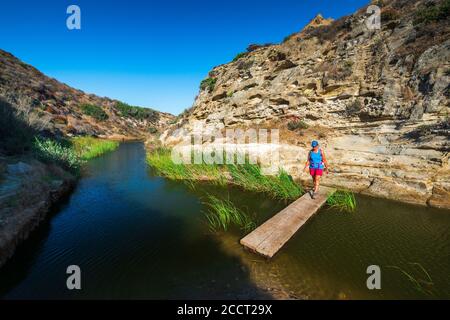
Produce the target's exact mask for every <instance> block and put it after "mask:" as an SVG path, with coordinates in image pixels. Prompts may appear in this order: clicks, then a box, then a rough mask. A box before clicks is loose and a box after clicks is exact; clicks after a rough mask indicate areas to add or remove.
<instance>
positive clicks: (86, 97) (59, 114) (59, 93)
mask: <svg viewBox="0 0 450 320" xmlns="http://www.w3.org/2000/svg"><path fill="white" fill-rule="evenodd" d="M0 98H1V99H2V100H3V101H4V102H5V100H6V102H8V103H9V104H11V105H12V106H13V107H15V108H20V109H23V110H24V112H30V113H32V114H33V115H34V118H35V119H36V122H37V125H38V126H39V127H40V128H39V129H41V130H42V131H45V132H48V133H49V134H52V135H61V136H72V135H93V136H101V137H106V138H117V139H121V138H125V139H134V138H143V137H145V136H147V135H148V134H149V132H150V133H151V132H153V131H155V129H157V130H160V129H161V128H162V127H163V126H165V125H166V123H167V122H168V121H170V120H172V119H173V118H174V117H173V116H172V115H170V114H167V113H163V112H158V111H155V110H152V109H146V108H138V107H131V106H128V105H126V104H124V103H122V102H119V101H116V100H112V99H109V98H101V97H98V96H95V95H92V94H86V93H84V92H83V91H80V90H77V89H74V88H71V87H69V86H68V85H66V84H63V83H60V82H58V81H57V80H55V79H52V78H49V77H47V76H46V75H44V74H43V73H41V72H40V71H38V70H37V69H35V68H34V67H32V66H30V65H28V64H25V63H23V62H22V61H20V60H19V59H17V58H16V57H14V56H13V55H12V54H10V53H8V52H5V51H3V50H0Z"/></svg>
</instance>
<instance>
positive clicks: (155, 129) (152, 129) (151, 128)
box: [148, 127, 158, 134]
mask: <svg viewBox="0 0 450 320" xmlns="http://www.w3.org/2000/svg"><path fill="white" fill-rule="evenodd" d="M148 132H149V133H150V134H157V133H158V128H155V127H150V128H148Z"/></svg>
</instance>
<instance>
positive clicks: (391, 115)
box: [161, 0, 450, 208]
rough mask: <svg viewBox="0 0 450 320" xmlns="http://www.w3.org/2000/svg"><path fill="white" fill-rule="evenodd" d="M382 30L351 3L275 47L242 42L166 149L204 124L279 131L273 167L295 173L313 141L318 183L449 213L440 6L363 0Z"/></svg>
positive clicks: (449, 68)
mask: <svg viewBox="0 0 450 320" xmlns="http://www.w3.org/2000/svg"><path fill="white" fill-rule="evenodd" d="M373 3H374V4H378V5H380V6H381V30H369V29H368V28H367V27H366V23H365V22H366V19H367V18H368V16H369V15H368V14H367V13H366V8H362V9H361V10H359V11H358V12H356V13H354V14H353V15H350V16H347V17H343V18H341V19H339V20H336V21H332V20H330V19H324V18H323V17H322V16H320V15H319V16H317V17H316V18H314V19H313V20H312V21H311V23H310V24H309V25H307V26H306V27H305V28H303V30H301V31H300V32H298V33H294V34H292V35H290V36H288V37H286V39H285V40H284V41H283V42H282V43H281V44H277V45H263V46H258V45H251V46H249V48H248V51H247V52H245V53H242V54H239V55H238V56H237V57H236V59H235V60H234V61H233V62H230V63H227V64H224V65H220V66H217V67H215V68H214V69H213V70H211V72H210V73H209V75H208V78H207V79H205V80H204V81H203V82H202V84H201V89H200V93H199V95H198V97H197V98H196V101H195V103H194V106H193V108H192V109H190V110H188V111H186V112H185V113H184V114H183V115H182V117H181V118H180V120H179V121H178V123H177V124H175V125H173V126H172V127H171V128H170V129H168V130H167V131H166V132H165V133H164V134H163V135H162V136H161V141H162V142H163V143H165V144H167V145H174V144H176V143H178V142H180V141H181V140H182V139H183V137H182V136H177V135H176V134H174V132H175V129H177V128H184V129H187V130H192V129H193V126H194V123H196V122H200V123H202V124H203V125H205V126H206V127H207V128H209V129H224V128H233V127H250V128H269V129H270V128H279V129H280V130H281V141H282V146H281V147H280V153H281V157H282V166H283V167H284V168H285V169H287V170H288V171H289V173H291V174H292V175H293V176H294V177H297V178H300V179H301V180H304V181H308V180H309V177H307V176H306V175H302V172H301V170H302V168H303V164H304V161H305V160H306V154H307V151H308V150H309V144H310V141H311V140H312V139H318V140H320V142H321V145H322V147H323V148H324V149H325V150H326V152H327V155H328V157H329V162H330V164H331V166H332V167H331V171H332V172H331V174H330V175H329V176H327V177H326V178H325V179H324V183H325V184H327V185H330V186H336V187H339V188H346V189H351V190H353V191H356V192H361V193H365V194H369V195H375V196H378V197H385V198H389V199H395V200H400V201H405V202H410V203H416V204H428V205H430V206H436V207H446V208H449V207H450V170H449V165H448V152H449V150H450V143H449V137H450V133H449V121H448V113H449V97H450V93H449V83H450V81H449V80H450V62H449V61H450V23H449V8H450V1H448V0H440V1H439V0H436V1H429V0H427V1H424V0H392V1H387V0H384V1H373Z"/></svg>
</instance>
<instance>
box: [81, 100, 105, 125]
mask: <svg viewBox="0 0 450 320" xmlns="http://www.w3.org/2000/svg"><path fill="white" fill-rule="evenodd" d="M80 109H81V111H82V112H83V113H84V114H85V115H87V116H90V117H92V118H94V119H96V120H98V121H105V120H108V118H109V116H108V114H107V113H106V112H105V111H104V110H103V109H102V107H100V106H97V105H95V104H82V105H81V106H80Z"/></svg>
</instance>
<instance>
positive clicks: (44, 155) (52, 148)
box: [34, 137, 83, 171]
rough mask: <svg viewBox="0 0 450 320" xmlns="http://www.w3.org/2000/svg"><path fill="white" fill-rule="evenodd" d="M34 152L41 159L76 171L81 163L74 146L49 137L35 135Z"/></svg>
mask: <svg viewBox="0 0 450 320" xmlns="http://www.w3.org/2000/svg"><path fill="white" fill-rule="evenodd" d="M34 153H35V155H36V156H37V158H39V159H40V160H42V161H45V162H52V163H56V164H58V165H60V166H62V167H64V168H65V169H68V170H71V171H78V170H79V169H80V167H81V165H82V164H83V160H82V159H81V158H80V157H79V156H78V154H77V153H76V151H75V149H74V148H72V147H71V146H70V145H65V143H64V142H58V141H55V140H51V139H43V138H38V137H35V140H34Z"/></svg>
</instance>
